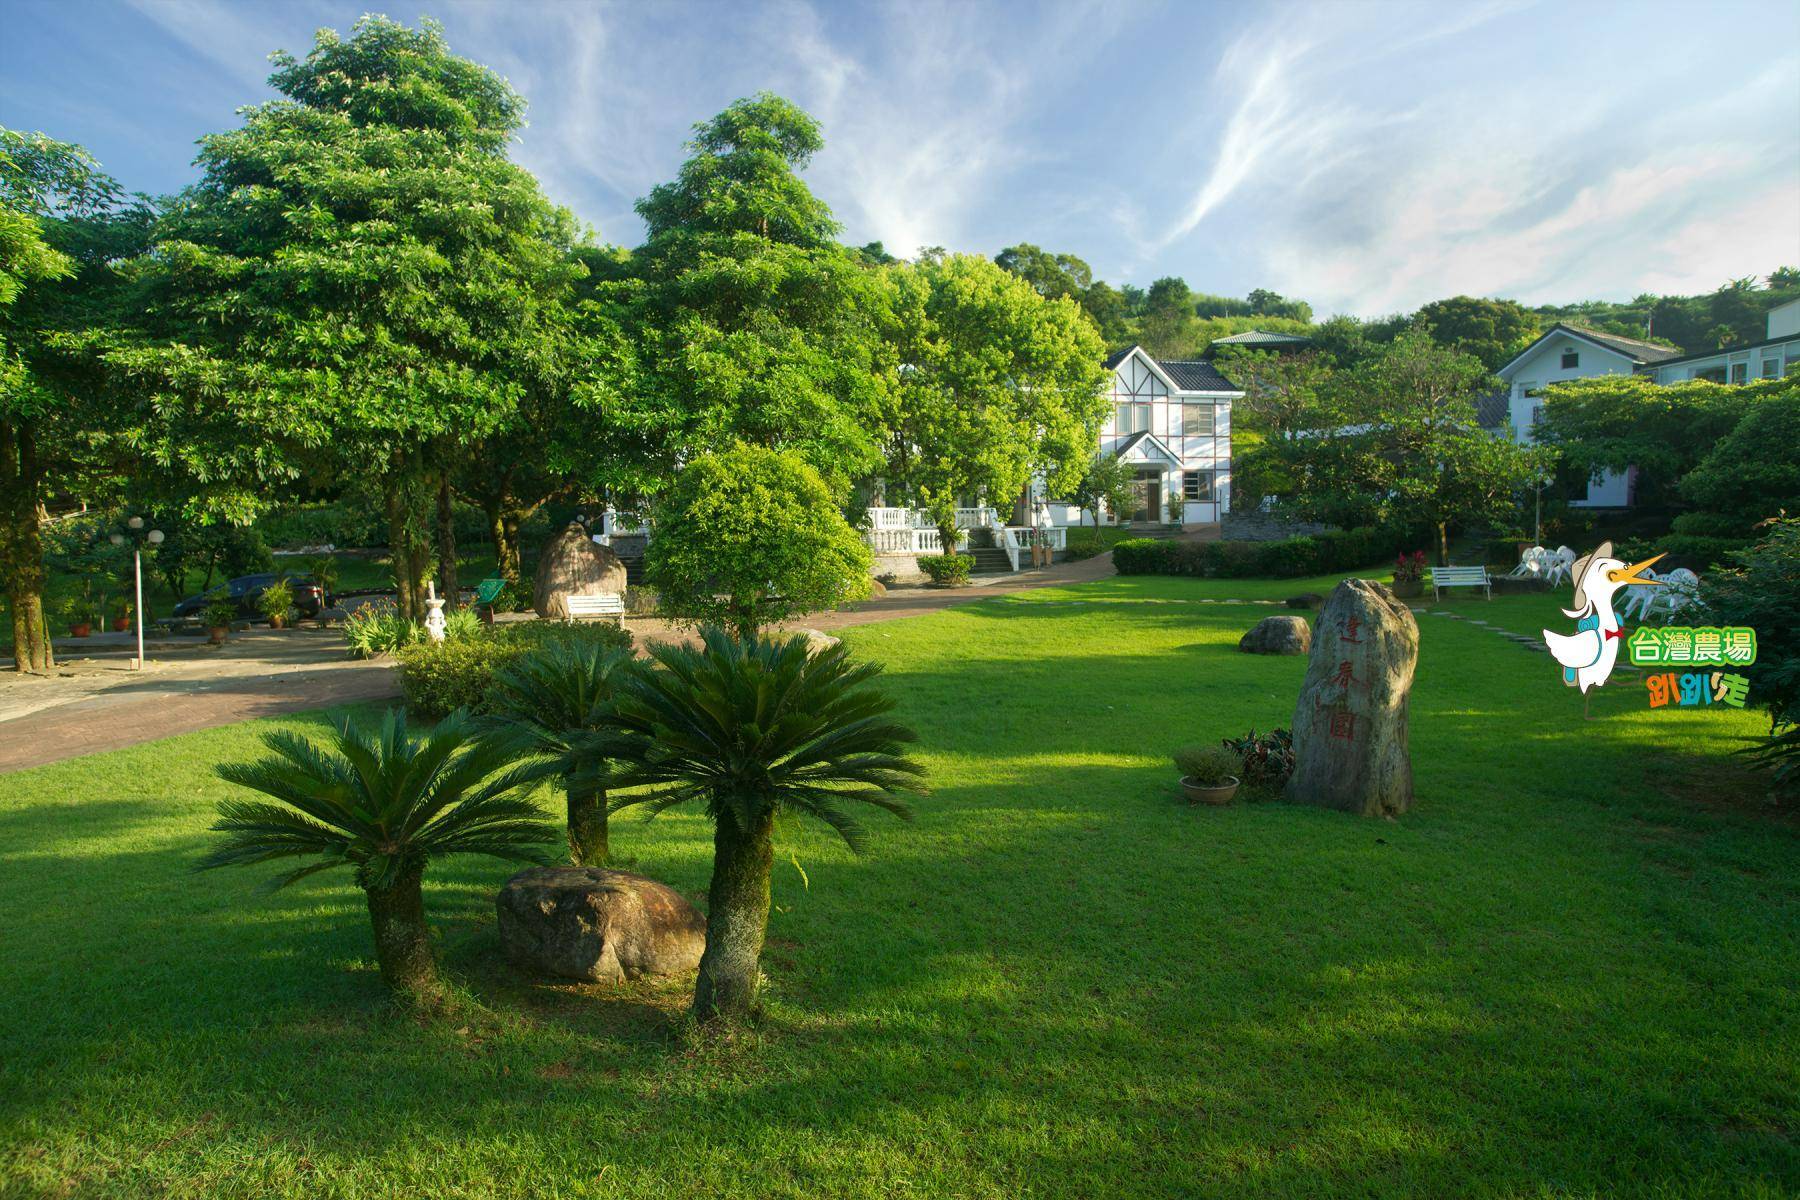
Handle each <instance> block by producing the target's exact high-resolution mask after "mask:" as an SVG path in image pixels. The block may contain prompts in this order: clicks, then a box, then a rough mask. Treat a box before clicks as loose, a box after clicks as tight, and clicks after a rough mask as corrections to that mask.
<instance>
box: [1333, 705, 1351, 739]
mask: <svg viewBox="0 0 1800 1200" xmlns="http://www.w3.org/2000/svg"><path fill="white" fill-rule="evenodd" d="M1330 728H1331V736H1332V737H1334V738H1337V739H1338V740H1339V741H1343V742H1349V741H1354V740H1355V739H1356V714H1355V713H1353V712H1348V711H1346V710H1344V709H1341V708H1339V709H1333V710H1332V713H1331V726H1330Z"/></svg>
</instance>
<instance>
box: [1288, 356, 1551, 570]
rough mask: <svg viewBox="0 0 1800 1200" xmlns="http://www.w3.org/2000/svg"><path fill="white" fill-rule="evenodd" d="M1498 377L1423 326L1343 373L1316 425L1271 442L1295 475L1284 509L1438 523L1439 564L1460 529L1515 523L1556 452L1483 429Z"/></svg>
mask: <svg viewBox="0 0 1800 1200" xmlns="http://www.w3.org/2000/svg"><path fill="white" fill-rule="evenodd" d="M1490 379H1491V376H1489V374H1488V372H1487V370H1486V369H1485V368H1484V367H1483V366H1482V365H1481V362H1480V360H1479V359H1476V358H1474V357H1473V356H1471V355H1467V354H1462V353H1460V352H1457V351H1453V350H1447V349H1445V348H1443V347H1442V346H1439V345H1437V344H1436V343H1435V342H1433V341H1432V339H1431V338H1430V337H1429V336H1428V335H1426V334H1425V333H1423V332H1420V331H1416V330H1415V331H1411V332H1408V333H1404V334H1402V335H1400V336H1399V337H1397V338H1396V339H1394V341H1393V343H1392V344H1390V345H1388V346H1386V347H1383V348H1382V349H1381V350H1380V351H1379V352H1378V353H1376V354H1374V355H1373V356H1372V357H1370V358H1369V359H1368V360H1367V361H1365V362H1364V363H1363V364H1362V365H1361V366H1359V367H1357V368H1355V369H1354V370H1352V371H1348V372H1344V373H1342V374H1340V375H1338V376H1335V377H1333V379H1332V380H1331V383H1330V386H1329V387H1328V388H1327V389H1326V393H1327V398H1326V399H1325V400H1324V402H1322V403H1321V404H1319V405H1318V407H1317V409H1316V410H1315V411H1316V413H1317V415H1316V417H1315V427H1314V428H1311V429H1304V430H1300V431H1299V432H1298V434H1297V436H1295V437H1293V438H1291V439H1289V440H1286V441H1282V442H1275V443H1270V444H1269V446H1268V448H1269V450H1270V451H1271V453H1273V454H1275V455H1276V456H1277V457H1278V459H1279V461H1280V463H1281V467H1282V469H1283V470H1284V472H1285V473H1286V474H1287V475H1288V477H1290V478H1291V479H1292V480H1293V481H1294V487H1293V490H1292V492H1291V493H1290V494H1288V495H1287V496H1286V497H1285V499H1284V508H1285V510H1286V511H1288V512H1289V513H1291V514H1293V515H1296V516H1299V517H1302V518H1305V519H1310V520H1323V521H1331V522H1335V523H1341V524H1365V523H1381V524H1391V525H1396V526H1402V527H1424V528H1429V529H1430V530H1431V532H1432V535H1433V540H1434V541H1435V542H1436V549H1437V560H1438V562H1439V563H1445V562H1448V560H1449V552H1450V546H1449V531H1450V529H1451V527H1453V526H1459V525H1469V524H1477V523H1485V522H1500V523H1510V521H1511V519H1512V517H1513V515H1514V513H1515V511H1516V509H1515V505H1516V501H1517V498H1518V495H1519V493H1520V492H1521V491H1522V489H1524V488H1525V487H1526V486H1527V485H1528V484H1529V483H1530V481H1531V480H1532V479H1533V478H1536V477H1537V476H1538V475H1539V474H1541V472H1542V471H1543V470H1544V468H1545V465H1546V460H1547V458H1548V456H1549V453H1552V452H1547V451H1545V450H1543V449H1542V448H1537V447H1528V446H1523V445H1520V444H1518V443H1516V442H1513V441H1511V440H1510V439H1507V438H1502V437H1495V436H1493V435H1491V434H1489V433H1488V432H1487V431H1486V430H1483V429H1482V428H1480V425H1479V423H1478V422H1477V420H1476V416H1475V400H1476V398H1477V397H1478V396H1479V395H1480V394H1481V392H1482V390H1483V389H1484V388H1485V387H1486V386H1487V385H1488V383H1489V381H1490Z"/></svg>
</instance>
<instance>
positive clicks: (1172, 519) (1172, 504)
mask: <svg viewBox="0 0 1800 1200" xmlns="http://www.w3.org/2000/svg"><path fill="white" fill-rule="evenodd" d="M1186 514H1187V501H1185V500H1183V499H1182V498H1181V493H1180V492H1179V491H1174V492H1170V493H1169V524H1171V525H1173V526H1175V527H1176V528H1180V527H1181V519H1182V517H1183V516H1185V515H1186Z"/></svg>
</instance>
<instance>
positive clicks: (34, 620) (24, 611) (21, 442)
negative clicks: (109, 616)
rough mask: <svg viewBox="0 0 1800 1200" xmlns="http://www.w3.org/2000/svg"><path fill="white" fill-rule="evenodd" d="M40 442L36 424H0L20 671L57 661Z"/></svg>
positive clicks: (6, 572)
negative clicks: (49, 607) (49, 611)
mask: <svg viewBox="0 0 1800 1200" xmlns="http://www.w3.org/2000/svg"><path fill="white" fill-rule="evenodd" d="M40 483H41V481H40V480H39V478H38V460H37V442H36V439H35V438H34V436H33V435H32V432H31V427H30V426H29V425H26V424H24V423H14V422H11V421H8V422H5V423H3V424H0V579H3V580H4V585H5V588H6V600H7V605H8V606H9V607H10V608H11V609H12V622H13V666H14V669H16V670H18V671H20V672H30V671H48V670H50V668H52V667H54V666H55V665H56V653H55V651H54V649H53V648H52V647H51V644H50V630H49V627H48V625H47V624H46V622H45V619H44V546H43V539H42V536H41V529H42V526H41V522H42V520H43V513H42V507H41V505H40V504H39V501H38V491H39V488H40Z"/></svg>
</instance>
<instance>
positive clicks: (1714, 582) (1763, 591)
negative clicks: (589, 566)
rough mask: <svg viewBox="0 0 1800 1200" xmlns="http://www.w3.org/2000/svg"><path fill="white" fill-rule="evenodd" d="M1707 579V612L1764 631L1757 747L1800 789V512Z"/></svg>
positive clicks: (1787, 785) (1755, 679) (1756, 696)
mask: <svg viewBox="0 0 1800 1200" xmlns="http://www.w3.org/2000/svg"><path fill="white" fill-rule="evenodd" d="M1731 558H1732V560H1733V562H1732V564H1731V565H1730V566H1728V567H1726V568H1724V569H1722V570H1716V571H1709V572H1707V573H1706V575H1705V577H1704V578H1702V580H1701V584H1700V600H1701V603H1702V604H1703V606H1704V608H1705V611H1706V619H1707V620H1708V621H1710V622H1712V623H1714V624H1717V625H1745V626H1748V627H1750V628H1751V629H1754V630H1756V642H1757V646H1756V664H1755V665H1754V666H1753V667H1751V668H1750V669H1749V675H1750V699H1751V700H1752V701H1753V702H1755V703H1757V704H1760V705H1762V706H1763V707H1764V708H1766V709H1767V710H1768V712H1769V736H1768V737H1767V738H1765V739H1764V740H1763V741H1762V742H1761V743H1759V744H1758V745H1757V746H1756V747H1753V748H1752V749H1751V750H1750V751H1749V752H1750V753H1751V754H1752V755H1753V756H1754V757H1755V758H1756V759H1757V760H1758V761H1759V762H1760V763H1762V765H1764V766H1766V767H1768V768H1770V769H1771V770H1772V771H1773V773H1774V778H1775V782H1776V786H1777V787H1778V788H1779V789H1781V790H1782V791H1783V792H1785V793H1786V794H1787V795H1788V796H1789V797H1790V798H1793V797H1796V796H1800V518H1796V517H1788V518H1786V519H1784V520H1779V521H1775V522H1772V523H1771V524H1770V525H1769V526H1767V527H1766V529H1765V530H1764V531H1763V536H1762V538H1761V540H1759V541H1758V542H1757V543H1756V545H1754V546H1752V547H1750V548H1749V549H1747V550H1740V551H1738V552H1736V553H1735V554H1733V555H1731Z"/></svg>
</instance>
